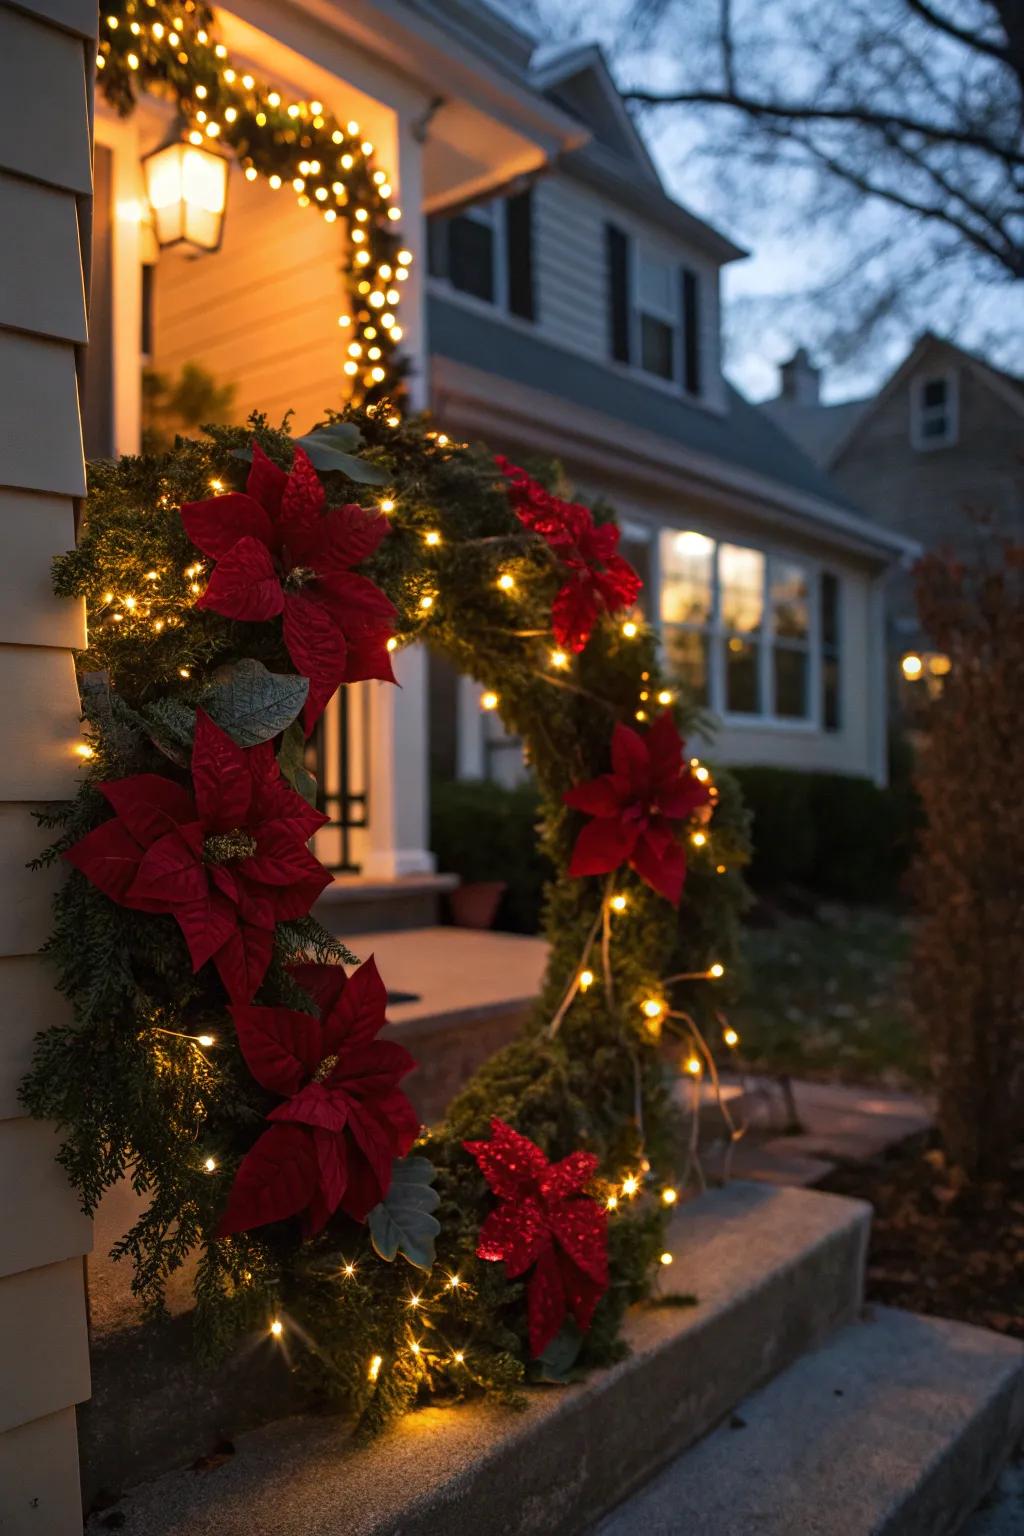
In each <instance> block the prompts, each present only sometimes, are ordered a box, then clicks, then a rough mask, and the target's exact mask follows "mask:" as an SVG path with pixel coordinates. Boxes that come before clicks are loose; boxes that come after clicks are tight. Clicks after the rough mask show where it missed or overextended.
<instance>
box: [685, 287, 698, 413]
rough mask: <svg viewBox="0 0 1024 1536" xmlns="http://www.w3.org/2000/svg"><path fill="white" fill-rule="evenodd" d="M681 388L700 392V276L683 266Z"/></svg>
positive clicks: (696, 393)
mask: <svg viewBox="0 0 1024 1536" xmlns="http://www.w3.org/2000/svg"><path fill="white" fill-rule="evenodd" d="M683 388H684V389H685V390H686V393H687V394H688V395H699V394H700V278H699V277H698V276H697V274H696V272H694V271H692V269H691V268H690V267H684V268H683Z"/></svg>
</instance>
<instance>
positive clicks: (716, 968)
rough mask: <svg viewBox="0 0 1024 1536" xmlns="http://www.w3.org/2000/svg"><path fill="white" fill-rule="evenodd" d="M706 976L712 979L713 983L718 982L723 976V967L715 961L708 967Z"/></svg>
mask: <svg viewBox="0 0 1024 1536" xmlns="http://www.w3.org/2000/svg"><path fill="white" fill-rule="evenodd" d="M708 975H709V976H710V977H711V978H712V980H713V981H718V980H719V979H720V978H721V977H722V976H724V975H725V966H724V965H722V964H720V962H719V961H717V960H716V961H715V963H714V965H709V966H708Z"/></svg>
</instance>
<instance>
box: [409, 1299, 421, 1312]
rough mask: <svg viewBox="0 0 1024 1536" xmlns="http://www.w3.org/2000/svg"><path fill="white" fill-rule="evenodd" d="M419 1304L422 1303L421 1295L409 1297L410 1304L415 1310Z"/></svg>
mask: <svg viewBox="0 0 1024 1536" xmlns="http://www.w3.org/2000/svg"><path fill="white" fill-rule="evenodd" d="M419 1304H420V1297H419V1296H410V1297H409V1305H410V1307H412V1308H413V1310H414V1311H415V1309H416V1308H417V1307H418V1306H419Z"/></svg>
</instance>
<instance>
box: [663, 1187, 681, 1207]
mask: <svg viewBox="0 0 1024 1536" xmlns="http://www.w3.org/2000/svg"><path fill="white" fill-rule="evenodd" d="M678 1199H679V1191H678V1190H677V1189H673V1188H672V1186H671V1185H669V1187H668V1188H667V1189H663V1190H662V1192H661V1203H662V1205H675V1203H676V1201H677V1200H678Z"/></svg>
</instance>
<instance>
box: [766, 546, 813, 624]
mask: <svg viewBox="0 0 1024 1536" xmlns="http://www.w3.org/2000/svg"><path fill="white" fill-rule="evenodd" d="M807 598H808V583H807V572H806V571H805V570H804V568H803V566H802V565H793V564H791V562H790V561H788V560H773V561H772V611H773V612H774V614H775V633H776V634H777V635H781V636H782V638H783V639H787V640H806V638H807V635H808V632H809V628H810V623H809V617H808V606H807Z"/></svg>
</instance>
